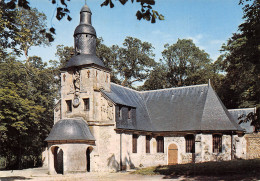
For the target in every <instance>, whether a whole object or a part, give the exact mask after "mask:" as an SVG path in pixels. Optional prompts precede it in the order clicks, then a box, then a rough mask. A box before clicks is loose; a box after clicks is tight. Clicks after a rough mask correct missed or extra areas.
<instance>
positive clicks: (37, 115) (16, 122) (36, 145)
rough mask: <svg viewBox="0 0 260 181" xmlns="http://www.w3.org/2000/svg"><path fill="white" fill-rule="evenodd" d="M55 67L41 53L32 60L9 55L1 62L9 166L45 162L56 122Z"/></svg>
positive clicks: (1, 124) (0, 118)
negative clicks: (44, 153)
mask: <svg viewBox="0 0 260 181" xmlns="http://www.w3.org/2000/svg"><path fill="white" fill-rule="evenodd" d="M54 83H55V78H54V76H53V69H52V68H47V64H46V63H43V62H42V60H41V58H39V57H29V66H28V64H24V63H21V62H19V61H17V60H15V58H14V57H7V58H6V59H4V60H2V62H1V66H0V105H1V108H0V134H1V138H0V141H1V143H0V146H1V148H0V150H1V151H0V157H4V158H5V159H6V160H7V168H17V167H19V168H22V167H31V166H36V165H40V164H41V160H40V155H41V151H42V148H43V147H44V139H45V138H46V137H47V135H48V133H49V131H50V129H51V127H52V125H53V110H52V109H53V107H54V100H55V98H56V97H57V87H56V86H55V84H54Z"/></svg>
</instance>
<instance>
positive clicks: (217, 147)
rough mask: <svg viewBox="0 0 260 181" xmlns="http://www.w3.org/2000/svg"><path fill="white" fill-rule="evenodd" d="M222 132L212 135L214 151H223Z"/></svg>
mask: <svg viewBox="0 0 260 181" xmlns="http://www.w3.org/2000/svg"><path fill="white" fill-rule="evenodd" d="M222 147H223V146H222V134H213V135H212V152H213V153H222Z"/></svg>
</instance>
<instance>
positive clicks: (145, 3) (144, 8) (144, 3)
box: [101, 0, 164, 23]
mask: <svg viewBox="0 0 260 181" xmlns="http://www.w3.org/2000/svg"><path fill="white" fill-rule="evenodd" d="M119 2H120V3H121V4H122V5H125V4H126V3H127V2H128V0H119ZM131 2H132V3H134V0H131ZM136 2H137V3H140V6H141V10H138V11H137V12H136V18H137V19H138V20H141V19H144V20H146V21H151V23H155V22H156V19H159V20H164V16H163V15H162V14H159V13H158V11H155V10H153V8H152V6H153V5H155V0H136ZM108 5H109V7H110V8H113V7H114V6H115V5H114V3H113V1H112V0H105V1H104V2H103V3H102V4H101V6H108Z"/></svg>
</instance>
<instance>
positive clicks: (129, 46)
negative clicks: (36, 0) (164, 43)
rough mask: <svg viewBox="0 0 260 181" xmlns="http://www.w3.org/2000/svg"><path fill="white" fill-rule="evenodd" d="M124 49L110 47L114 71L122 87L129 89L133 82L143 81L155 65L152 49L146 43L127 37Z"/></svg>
mask: <svg viewBox="0 0 260 181" xmlns="http://www.w3.org/2000/svg"><path fill="white" fill-rule="evenodd" d="M123 46H124V47H119V46H117V45H113V46H112V50H113V54H114V56H113V57H114V60H113V62H114V67H113V68H114V69H115V71H116V73H117V74H118V75H119V76H120V78H121V79H122V83H121V84H122V85H123V86H128V87H131V86H132V84H133V83H134V82H137V81H143V80H145V79H146V78H147V77H148V75H149V72H150V70H151V69H152V68H153V67H154V66H155V65H156V62H155V61H154V59H153V57H154V54H153V47H152V45H151V44H150V43H148V42H142V41H141V40H139V39H137V38H133V37H127V38H126V39H125V40H124V43H123Z"/></svg>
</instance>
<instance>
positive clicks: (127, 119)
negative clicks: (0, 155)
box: [45, 5, 246, 174]
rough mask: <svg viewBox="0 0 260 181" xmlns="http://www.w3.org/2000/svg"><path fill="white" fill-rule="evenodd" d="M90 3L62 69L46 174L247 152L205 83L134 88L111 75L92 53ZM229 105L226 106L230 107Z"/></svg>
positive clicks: (93, 34)
mask: <svg viewBox="0 0 260 181" xmlns="http://www.w3.org/2000/svg"><path fill="white" fill-rule="evenodd" d="M91 15H92V13H91V10H90V9H89V7H88V6H87V5H84V6H83V7H82V9H81V11H80V23H79V25H78V26H77V27H76V29H75V31H74V35H73V36H74V47H75V53H74V56H73V57H72V58H71V59H70V60H69V61H68V62H67V64H66V66H65V67H63V68H62V69H61V76H60V77H61V99H60V100H59V102H58V103H57V105H56V107H55V109H54V112H55V113H54V126H53V128H52V130H51V132H50V134H49V136H48V137H47V138H46V140H45V141H47V143H48V148H47V154H46V162H45V164H47V165H48V169H49V173H50V174H57V173H62V174H66V173H75V172H98V171H120V170H128V169H132V168H136V167H147V166H157V165H167V164H168V165H172V164H181V163H190V162H194V163H199V162H206V161H219V160H231V159H233V158H245V155H246V140H245V138H244V136H243V135H244V134H245V129H243V128H241V126H240V125H239V124H238V123H237V121H236V118H237V116H239V115H237V114H236V113H237V111H236V110H231V111H229V110H227V108H226V107H225V106H224V105H223V103H222V102H221V100H220V98H219V97H218V95H217V94H216V92H215V91H214V89H213V87H212V85H211V83H210V81H209V83H208V84H203V85H194V86H186V87H178V88H168V89H161V90H152V91H136V90H133V89H130V88H127V87H123V86H121V85H117V84H115V83H112V82H110V70H109V69H108V68H107V67H105V65H104V63H103V62H102V60H100V59H99V58H98V57H97V55H96V37H97V35H96V31H95V29H94V27H93V26H92V24H91ZM230 112H231V113H230Z"/></svg>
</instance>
